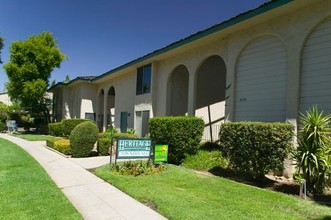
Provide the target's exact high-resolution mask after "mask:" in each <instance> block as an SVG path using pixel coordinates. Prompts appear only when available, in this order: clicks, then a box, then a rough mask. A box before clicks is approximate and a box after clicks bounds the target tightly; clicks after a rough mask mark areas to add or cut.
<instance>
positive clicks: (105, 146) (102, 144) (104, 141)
mask: <svg viewBox="0 0 331 220" xmlns="http://www.w3.org/2000/svg"><path fill="white" fill-rule="evenodd" d="M110 144H111V143H110V138H107V137H106V138H104V137H102V138H100V136H99V140H98V153H99V155H101V156H107V155H109V148H110Z"/></svg>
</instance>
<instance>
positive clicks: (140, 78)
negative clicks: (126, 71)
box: [136, 64, 152, 95]
mask: <svg viewBox="0 0 331 220" xmlns="http://www.w3.org/2000/svg"><path fill="white" fill-rule="evenodd" d="M151 77H152V65H151V64H148V65H146V66H143V67H140V68H138V70H137V87H136V89H137V90H136V95H142V94H147V93H150V92H151Z"/></svg>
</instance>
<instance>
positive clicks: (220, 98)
mask: <svg viewBox="0 0 331 220" xmlns="http://www.w3.org/2000/svg"><path fill="white" fill-rule="evenodd" d="M195 82H196V92H195V94H196V96H195V115H196V116H198V117H202V118H203V119H204V121H205V124H206V127H205V132H204V139H206V140H208V141H215V140H216V139H217V137H218V134H217V133H218V130H219V129H218V127H219V125H220V123H221V122H222V121H223V120H224V112H225V90H226V65H225V62H224V60H223V59H222V58H221V57H220V56H218V55H212V56H210V57H208V58H207V59H205V60H204V61H203V62H202V64H201V65H200V67H199V68H198V70H197V72H196V80H195Z"/></svg>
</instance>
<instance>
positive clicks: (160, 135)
mask: <svg viewBox="0 0 331 220" xmlns="http://www.w3.org/2000/svg"><path fill="white" fill-rule="evenodd" d="M204 126H205V125H204V121H203V120H202V119H201V118H197V117H184V116H180V117H155V118H152V119H150V121H149V129H150V137H151V138H152V139H153V140H154V141H155V143H157V144H168V145H169V155H168V156H169V157H168V159H169V163H174V164H180V163H181V162H182V160H183V159H184V158H185V154H194V153H195V152H196V151H197V149H198V148H199V143H200V141H201V137H202V133H203V129H204Z"/></svg>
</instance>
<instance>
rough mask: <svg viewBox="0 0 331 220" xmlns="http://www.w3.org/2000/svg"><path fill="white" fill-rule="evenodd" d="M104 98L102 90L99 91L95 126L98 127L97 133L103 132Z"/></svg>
mask: <svg viewBox="0 0 331 220" xmlns="http://www.w3.org/2000/svg"><path fill="white" fill-rule="evenodd" d="M104 96H105V91H104V90H103V89H101V90H100V92H99V95H98V103H99V108H98V117H97V125H98V128H99V131H102V130H103V118H104V114H103V108H104Z"/></svg>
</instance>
